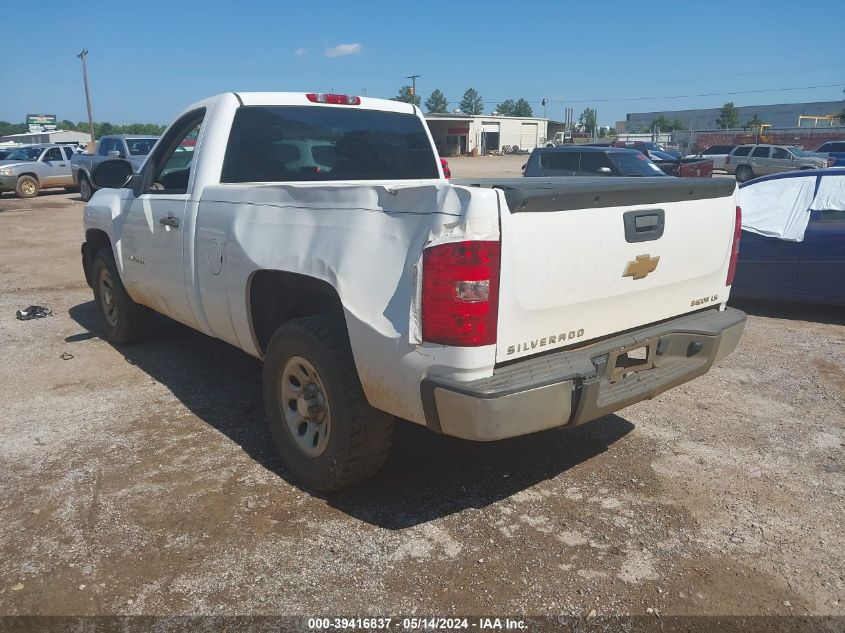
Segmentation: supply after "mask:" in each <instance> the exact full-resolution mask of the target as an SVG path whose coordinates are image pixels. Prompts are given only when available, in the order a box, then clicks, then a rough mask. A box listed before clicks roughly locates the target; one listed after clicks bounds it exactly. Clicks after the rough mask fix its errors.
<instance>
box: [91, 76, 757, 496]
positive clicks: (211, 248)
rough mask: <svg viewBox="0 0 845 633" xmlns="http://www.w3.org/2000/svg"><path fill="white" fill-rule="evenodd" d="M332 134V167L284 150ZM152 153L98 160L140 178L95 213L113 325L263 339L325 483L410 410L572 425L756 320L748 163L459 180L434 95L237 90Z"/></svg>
mask: <svg viewBox="0 0 845 633" xmlns="http://www.w3.org/2000/svg"><path fill="white" fill-rule="evenodd" d="M200 130H201V133H199V135H198V136H196V134H197V132H198V131H200ZM192 135H193V136H192ZM188 138H196V139H197V140H196V147H195V148H194V151H193V152H192V156H193V160H192V161H191V163H189V164H187V165H186V166H185V167H180V168H179V169H173V170H172V169H171V168H170V164H171V160H172V159H173V158H174V156H175V155H176V149H175V148H178V147H180V146H183V143H184V141H185V139H188ZM315 139H320V140H328V141H329V142H331V143H333V144H334V147H335V157H336V160H335V163H334V166H333V168H332V170H331V171H330V172H316V171H310V172H307V173H303V172H301V171H298V170H293V171H291V170H288V169H286V167H285V164H284V160H283V159H282V158H280V157H278V156H277V157H275V158H274V157H273V152H272V145H273V144H274V143H276V142H278V141H280V140H304V141H310V140H315ZM547 151H548V150H547ZM618 151H619V152H625V153H624V156H625V161H622V160H620V163H621V164H626V161H627V160H628V159H629V158H630V160H632V161H639V163H642V164H644V165H646V169H647V170H648V171H649V172H651V173H655V172H659V170H658V169H657V167H648V159H646V158H645V157H644V156H642V155H641V154H638V153H637V152H631V151H626V150H618ZM583 156H587V154H586V153H584V154H583ZM597 156H599V157H600V158H601V157H602V156H605V154H597ZM619 156H623V154H622V153H620V154H619ZM640 157H641V158H640ZM611 164H614V163H611ZM133 172H134V167H133V165H132V164H130V163H129V162H127V161H125V160H111V161H104V162H102V163H101V164H99V165H98V166H97V167H96V168H95V171H94V174H93V176H94V179H95V181H96V183H97V184H98V185H99V186H101V187H105V188H112V187H122V189H121V190H117V189H104V190H101V191H98V192H97V194H96V196H95V197H94V199H93V200H92V202H91V203H89V204H88V205H86V207H85V213H84V214H83V223H84V235H85V238H84V239H85V242H84V243H83V245H82V262H83V267H84V272H85V278H86V280H87V281H88V283H89V285H90V286H91V287H92V289H93V294H94V299H95V306H96V308H95V309H96V310H97V313H98V314H99V317H100V319H101V323H102V326H101V327H102V330H101V331H102V333H103V336H104V337H105V338H106V339H107V340H109V341H111V342H113V343H121V344H124V343H132V342H136V341H139V340H140V339H141V338H143V336H144V335H145V334H146V333H147V332H148V331H149V327H150V325H151V318H152V311H157V312H161V313H163V314H166V315H168V316H170V317H172V318H174V319H176V320H178V321H181V322H182V323H184V324H186V325H187V326H189V327H192V328H195V329H197V330H200V331H202V332H205V333H206V334H208V335H210V336H213V337H216V338H219V339H222V340H224V341H228V342H230V343H232V344H233V345H236V346H237V347H239V348H241V349H242V350H244V351H245V352H246V353H248V354H251V355H253V356H255V357H258V358H261V359H263V361H264V370H263V377H264V398H265V406H266V411H267V418H268V421H269V424H270V432H271V435H272V437H273V439H274V441H275V443H276V446H277V448H278V450H279V453H280V454H281V456H282V459H283V461H284V463H285V465H286V466H287V468H288V470H289V472H290V473H292V475H293V476H294V477H296V478H297V479H298V480H299V481H300V482H303V483H304V484H305V485H306V486H308V487H309V488H311V489H315V490H320V491H327V490H334V489H338V488H341V487H344V486H348V485H350V484H353V483H355V482H358V481H361V480H363V479H365V478H367V477H369V476H371V475H373V474H374V473H375V472H376V471H377V470H378V468H379V467H380V466H381V465H382V463H383V462H384V461H385V459H386V458H387V455H388V452H389V449H390V443H391V437H392V433H393V420H394V416H395V417H399V418H402V419H405V420H410V421H411V422H414V423H417V424H421V425H425V426H427V427H428V428H430V429H431V430H433V431H435V432H437V433H443V434H446V435H451V436H456V437H461V438H464V439H471V440H496V439H502V438H506V437H512V436H517V435H524V434H528V433H533V432H536V431H540V430H542V429H547V428H552V427H559V426H564V427H573V426H576V425H579V424H581V423H583V422H586V421H588V420H592V419H596V418H599V417H601V416H603V415H606V414H608V413H610V412H611V411H614V410H617V409H619V408H620V407H624V406H627V405H629V404H632V403H634V402H637V401H641V400H644V399H647V398H652V397H654V396H655V395H657V394H659V393H661V392H663V391H665V390H666V389H669V388H671V387H673V386H675V385H679V384H681V383H684V382H687V381H689V380H692V379H693V378H695V377H697V376H700V375H702V374H704V373H705V372H706V371H707V370H708V369H709V368H710V367H711V366H712V365H713V363H715V362H718V361H720V360H721V359H722V358H724V357H725V356H726V355H727V354H728V353H730V352H731V351H732V350H733V349H734V347H735V346H736V344H737V341H738V340H739V337H740V335H741V332H742V330H743V327H744V325H745V315H744V314H743V313H742V312H740V311H737V310H734V309H731V308H726V307H725V302H726V301H727V298H728V293H729V291H730V285H731V278H732V270H733V265H734V262H735V256H736V252H737V250H736V249H737V247H738V239H739V214H738V213H737V210H736V207H737V204H736V202H737V201H736V183H735V182H733V181H731V180H728V179H708V180H704V179H702V180H701V181H700V182H699V183H698V184H696V186H695V187H691V186H690V185H689V181H687V180H683V179H677V178H668V177H666V176H664V175H663V174H662V173H660V176H661V177H660V178H652V179H646V178H640V179H631V178H617V179H614V178H604V179H597V178H581V179H569V178H559V179H548V180H546V181H543V180H536V179H535V180H534V181H533V182H532V179H526V178H512V179H504V180H496V179H490V180H481V181H476V182H472V181H466V180H461V181H449V180H447V179H446V178H445V177H444V174H443V171H442V169H441V163H440V161H439V159H438V155H437V153H436V148H435V146H434V143H433V142H432V139H431V135H430V134H429V131H428V128H427V126H426V121H425V118H424V117H423V115H422V113H421V112H420V110H419V109H418V108H415V107H409V106H408V104H405V103H399V102H395V101H388V100H382V99H372V98H367V97H355V96H347V95H334V94H331V95H326V94H300V93H237V94H236V93H232V92H229V93H225V94H222V95H219V96H217V97H212V98H209V99H206V100H204V101H201V102H199V103H196V104H194V105H193V106H191V107H189V108H188V109H187V110H185V111H184V112H183V113H182V114H181V115H180V116H179V118H178V119H177V120H176V122H175V123H173V124H172V125H171V126H170V127H169V128H168V130H167V131H166V132H165V133H164V136H163V137H162V139H161V141H160V142H159V143H158V144H157V145H156V147H155V148H154V149H153V152H152V154H151V155H150V159H149V160H148V161H146V163H145V164H144V166H143V167H142V168H141V171H140V173H137V174H135V173H133ZM116 218H119V220H120V221H116ZM664 227H667V230H666V232H665V234H664ZM222 371H224V372H225V368H223V369H222Z"/></svg>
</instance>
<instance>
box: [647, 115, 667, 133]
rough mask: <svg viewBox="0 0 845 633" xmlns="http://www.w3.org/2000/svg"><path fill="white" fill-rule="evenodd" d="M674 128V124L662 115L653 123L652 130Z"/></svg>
mask: <svg viewBox="0 0 845 633" xmlns="http://www.w3.org/2000/svg"><path fill="white" fill-rule="evenodd" d="M671 127H672V122H671V121H670V120H669V119H667V118H666V117H665V116H663V115H662V114H661V115H660V116H659V117H657V118H656V119H654V120H653V121H652V122H651V129H652V130H653V129H654V128H657V129H658V130H668V129H670V128H671Z"/></svg>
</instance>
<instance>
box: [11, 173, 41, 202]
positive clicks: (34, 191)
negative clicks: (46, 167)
mask: <svg viewBox="0 0 845 633" xmlns="http://www.w3.org/2000/svg"><path fill="white" fill-rule="evenodd" d="M39 191H41V184H40V183H39V182H38V179H36V178H33V177H32V176H21V177H20V178H18V182H17V183H16V184H15V195H16V196H17V197H18V198H34V197H35V196H37V195H38V192H39Z"/></svg>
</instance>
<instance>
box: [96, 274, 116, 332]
mask: <svg viewBox="0 0 845 633" xmlns="http://www.w3.org/2000/svg"><path fill="white" fill-rule="evenodd" d="M99 284H100V307H101V308H102V310H103V316H104V317H105V318H106V321H107V322H108V324H109V325H110V326H112V327H114V326H116V325H117V293H116V292H115V288H114V281H113V280H112V278H111V273H110V272H109V271H108V270H107V269H103V270H102V272H100V281H99Z"/></svg>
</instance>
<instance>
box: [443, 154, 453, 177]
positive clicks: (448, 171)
mask: <svg viewBox="0 0 845 633" xmlns="http://www.w3.org/2000/svg"><path fill="white" fill-rule="evenodd" d="M440 167H441V168H442V169H443V176H444V177H446V178H451V177H452V170H451V169H450V168H449V161H448V160H446V159H445V158H441V159H440Z"/></svg>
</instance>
